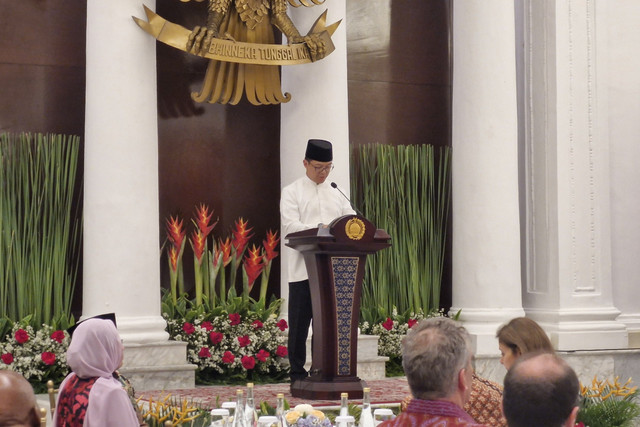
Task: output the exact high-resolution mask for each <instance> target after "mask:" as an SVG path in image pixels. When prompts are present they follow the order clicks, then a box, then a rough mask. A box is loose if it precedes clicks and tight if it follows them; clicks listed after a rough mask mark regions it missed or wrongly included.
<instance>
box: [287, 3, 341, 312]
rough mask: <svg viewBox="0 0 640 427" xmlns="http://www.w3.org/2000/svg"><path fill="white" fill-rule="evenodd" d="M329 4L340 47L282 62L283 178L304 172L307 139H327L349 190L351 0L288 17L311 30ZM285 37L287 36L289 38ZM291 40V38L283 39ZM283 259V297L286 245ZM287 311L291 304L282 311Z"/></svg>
mask: <svg viewBox="0 0 640 427" xmlns="http://www.w3.org/2000/svg"><path fill="white" fill-rule="evenodd" d="M325 9H327V10H328V13H327V24H332V23H334V22H336V21H339V20H341V19H342V22H341V23H340V25H339V26H338V29H337V30H336V32H335V33H334V34H333V36H332V37H331V38H332V40H333V43H334V45H335V47H336V49H335V51H334V52H332V53H331V54H330V55H329V56H328V57H326V58H324V59H322V60H320V61H318V62H315V63H311V64H304V65H291V66H286V67H282V90H283V92H289V93H290V94H291V96H292V99H291V101H289V102H288V103H286V104H282V106H281V115H282V118H281V130H280V167H281V172H280V179H281V181H280V183H281V186H282V187H284V186H286V185H288V184H290V183H291V182H293V181H295V180H296V179H297V178H299V177H301V176H302V175H303V174H304V167H303V166H302V160H303V159H304V152H305V149H306V146H307V140H309V139H312V138H319V139H326V140H327V141H331V143H332V144H333V164H334V165H335V169H334V170H333V171H332V172H331V175H330V177H329V179H330V180H331V181H334V182H335V183H336V184H338V186H339V187H340V188H341V189H342V191H343V192H344V193H345V194H347V195H348V194H349V108H348V107H349V106H348V98H347V33H346V24H347V23H346V22H345V16H346V0H327V1H325V2H324V3H323V4H322V6H319V7H311V8H307V7H299V8H297V9H294V8H291V7H290V8H289V16H290V17H291V19H292V21H293V22H294V23H295V25H296V27H297V28H298V30H299V31H300V33H301V34H306V33H307V32H308V31H309V29H310V28H311V27H312V25H313V23H314V22H315V20H316V19H317V17H318V16H319V15H320V14H321V13H322V12H324V10H325ZM285 39H286V37H285ZM283 43H286V40H283ZM282 238H283V250H282V256H281V258H280V260H281V265H282V268H281V271H282V279H281V286H280V288H281V296H282V298H284V299H287V297H288V295H289V286H288V278H287V260H288V254H289V253H290V252H289V251H293V249H291V248H288V247H284V236H282ZM287 314H288V309H287V303H286V301H285V303H284V304H283V306H282V315H283V316H284V317H286V315H287Z"/></svg>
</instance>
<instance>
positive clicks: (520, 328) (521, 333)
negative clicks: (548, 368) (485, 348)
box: [496, 317, 554, 370]
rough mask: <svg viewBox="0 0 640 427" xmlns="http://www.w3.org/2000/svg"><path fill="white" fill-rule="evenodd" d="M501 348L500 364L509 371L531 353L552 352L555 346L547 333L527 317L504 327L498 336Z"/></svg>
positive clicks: (499, 330)
mask: <svg viewBox="0 0 640 427" xmlns="http://www.w3.org/2000/svg"><path fill="white" fill-rule="evenodd" d="M496 337H497V338H498V346H499V347H500V353H501V354H502V357H501V358H500V363H502V364H503V365H504V367H505V368H506V369H507V370H509V369H510V368H511V366H512V365H513V363H514V362H515V361H516V359H517V358H518V357H520V356H522V355H523V354H526V353H529V352H539V351H541V352H551V353H553V351H554V350H553V346H552V345H551V341H549V337H548V336H547V334H546V333H545V331H544V330H543V329H542V328H541V327H540V325H538V324H537V323H536V322H535V321H533V320H531V319H529V318H527V317H516V318H515V319H511V321H509V322H508V323H506V324H504V325H502V326H501V327H500V329H498V333H497V334H496Z"/></svg>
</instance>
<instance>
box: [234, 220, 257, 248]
mask: <svg viewBox="0 0 640 427" xmlns="http://www.w3.org/2000/svg"><path fill="white" fill-rule="evenodd" d="M247 225H248V221H245V220H244V219H243V218H242V217H240V218H239V219H238V220H237V221H236V229H235V230H233V240H232V242H231V243H232V245H233V247H234V248H235V250H236V253H237V254H241V253H242V252H244V249H245V247H246V246H247V243H249V239H250V238H251V236H253V234H249V232H250V231H251V230H253V228H247Z"/></svg>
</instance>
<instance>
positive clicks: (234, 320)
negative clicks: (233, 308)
mask: <svg viewBox="0 0 640 427" xmlns="http://www.w3.org/2000/svg"><path fill="white" fill-rule="evenodd" d="M240 322H241V319H240V315H239V314H238V313H231V314H230V315H229V324H230V325H231V326H235V325H239V324H240Z"/></svg>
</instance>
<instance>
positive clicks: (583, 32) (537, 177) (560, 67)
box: [523, 0, 627, 350]
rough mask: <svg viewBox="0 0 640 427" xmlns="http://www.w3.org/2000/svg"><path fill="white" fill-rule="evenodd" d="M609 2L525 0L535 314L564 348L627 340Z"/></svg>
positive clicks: (530, 299)
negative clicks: (619, 261) (614, 236)
mask: <svg viewBox="0 0 640 427" xmlns="http://www.w3.org/2000/svg"><path fill="white" fill-rule="evenodd" d="M606 7H607V3H606V2H595V1H576V0H553V1H546V2H540V1H538V0H527V1H525V2H524V14H525V16H524V31H525V43H524V46H525V47H524V70H525V76H524V89H525V99H524V105H525V123H526V129H525V147H526V181H527V194H526V195H527V197H526V199H527V244H526V247H527V269H526V273H527V274H526V286H525V292H524V295H523V301H524V307H525V311H526V312H527V315H528V316H530V317H531V318H533V319H534V320H536V321H538V322H539V323H540V324H541V325H542V326H543V327H544V328H545V329H546V330H547V332H548V333H550V335H551V339H552V342H553V343H554V345H555V346H556V348H557V349H559V350H580V349H614V348H624V347H626V346H627V333H626V329H625V325H624V324H622V323H618V322H616V321H615V318H616V317H617V316H618V315H619V314H620V311H619V310H618V309H617V308H616V307H615V306H614V305H613V295H612V283H611V280H612V275H611V262H612V259H611V220H610V194H609V189H610V180H611V175H610V174H611V170H610V166H609V165H610V155H609V129H608V105H607V104H608V102H607V101H608V100H607V84H606V83H607V81H608V72H607V61H608V59H607V55H606V47H607V45H606V40H607V34H606V30H607V25H606V23H607V20H606Z"/></svg>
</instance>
